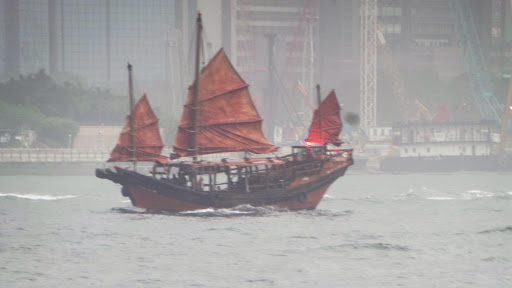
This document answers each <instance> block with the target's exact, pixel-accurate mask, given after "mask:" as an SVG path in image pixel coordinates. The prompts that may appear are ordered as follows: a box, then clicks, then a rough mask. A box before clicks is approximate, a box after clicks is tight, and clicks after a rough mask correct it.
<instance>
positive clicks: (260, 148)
mask: <svg viewBox="0 0 512 288" xmlns="http://www.w3.org/2000/svg"><path fill="white" fill-rule="evenodd" d="M193 87H194V85H192V86H190V87H189V92H188V97H187V101H186V103H185V106H184V110H183V114H182V116H181V121H180V125H179V129H178V133H177V135H176V139H175V141H174V147H173V150H174V152H175V153H177V154H179V155H180V156H193V155H194V150H193V149H194V147H192V136H193V134H192V132H193V129H194V127H193V119H192V115H193V113H191V108H192V107H191V105H192V97H193V95H192V94H193V89H194V88H193ZM248 87H249V85H248V84H247V83H245V81H244V80H243V79H242V77H240V75H238V73H237V72H236V70H235V69H234V68H233V66H232V65H231V63H230V62H229V60H228V57H227V56H226V54H225V53H224V50H223V49H220V50H219V52H217V54H215V56H214V57H213V58H212V59H211V60H210V62H209V63H208V65H206V67H205V68H204V69H203V70H202V71H201V75H200V77H199V99H198V117H197V119H198V122H197V127H198V131H197V135H196V143H197V145H196V147H197V155H203V154H211V153H223V152H238V151H250V152H252V153H257V154H264V153H270V152H273V151H275V150H277V147H276V146H274V145H273V144H271V143H269V142H268V141H267V139H266V138H265V136H264V135H263V132H262V130H261V125H262V122H263V119H262V118H261V117H260V115H259V114H258V111H257V110H256V107H255V106H254V103H253V101H252V99H251V95H250V94H249V88H248Z"/></svg>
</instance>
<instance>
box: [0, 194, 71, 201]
mask: <svg viewBox="0 0 512 288" xmlns="http://www.w3.org/2000/svg"><path fill="white" fill-rule="evenodd" d="M0 197H14V198H22V199H30V200H47V201H48V200H62V199H69V198H75V197H76V196H75V195H63V196H52V195H37V194H15V193H7V194H3V193H0Z"/></svg>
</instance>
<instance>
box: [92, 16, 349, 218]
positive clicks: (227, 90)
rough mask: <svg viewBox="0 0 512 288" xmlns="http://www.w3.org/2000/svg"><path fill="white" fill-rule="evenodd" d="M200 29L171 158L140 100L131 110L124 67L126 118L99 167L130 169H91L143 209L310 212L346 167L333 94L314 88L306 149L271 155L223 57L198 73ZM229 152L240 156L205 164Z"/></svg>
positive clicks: (243, 87) (243, 88) (241, 84)
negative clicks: (146, 165) (147, 164)
mask: <svg viewBox="0 0 512 288" xmlns="http://www.w3.org/2000/svg"><path fill="white" fill-rule="evenodd" d="M201 30H202V21H201V14H198V17H197V41H196V43H197V47H196V63H195V80H194V81H193V84H192V85H191V86H190V87H189V92H188V96H187V100H186V103H185V105H184V109H183V113H182V117H181V121H180V124H179V127H178V132H177V135H176V138H175V141H174V146H173V153H172V154H171V155H169V157H167V156H164V155H161V152H162V149H163V147H164V145H163V142H162V138H161V136H160V133H159V128H158V118H157V117H156V116H155V114H154V113H153V111H152V109H151V106H150V105H149V102H148V99H147V96H146V95H143V96H142V97H141V98H140V100H139V101H138V102H137V103H136V104H135V105H133V102H134V101H133V89H132V76H131V66H130V65H128V75H129V91H130V93H129V94H130V107H131V108H130V110H131V112H130V114H129V115H128V117H127V122H126V124H125V125H124V127H123V130H122V132H121V135H120V137H119V141H118V144H117V145H116V147H115V148H114V149H113V151H112V153H111V157H110V159H109V160H108V161H107V162H132V164H133V165H130V167H120V166H114V167H110V168H101V169H96V177H98V178H102V179H108V180H110V181H112V182H114V183H118V184H120V185H121V186H122V189H121V192H122V195H123V196H125V197H129V198H130V200H131V203H132V204H133V205H134V206H136V207H139V208H145V209H148V210H157V211H158V210H164V211H176V212H179V211H191V210H198V209H206V208H214V209H220V208H232V207H236V206H239V205H251V206H254V207H258V206H273V207H278V208H286V209H290V210H299V209H315V208H316V207H317V205H318V204H319V203H320V201H321V200H322V197H323V196H324V194H325V193H326V191H327V189H328V188H329V186H330V185H331V184H332V183H333V182H334V181H336V180H337V179H338V178H340V177H341V176H343V175H344V174H345V172H346V171H347V168H348V167H349V166H351V165H352V164H353V163H354V161H353V159H352V149H341V148H339V147H340V146H341V144H342V141H341V140H340V133H341V130H342V127H343V123H342V120H341V115H340V113H341V108H340V105H339V103H338V100H337V97H336V94H335V92H334V90H332V91H331V92H330V93H329V94H328V96H327V97H326V98H325V99H323V101H322V100H321V97H320V87H319V86H318V85H317V100H318V103H319V105H318V107H317V109H316V110H315V111H314V114H313V119H312V123H311V126H310V128H309V134H308V137H307V139H306V140H305V142H306V145H304V146H293V147H291V150H290V152H291V153H290V154H287V155H282V156H277V155H276V154H275V152H276V151H277V150H278V147H276V146H275V145H273V144H272V143H270V142H269V141H267V139H266V138H265V136H264V135H263V131H262V122H263V119H262V118H261V117H260V116H259V114H258V112H257V110H256V107H255V105H254V103H253V101H252V99H251V95H250V93H249V88H248V87H249V85H248V84H247V83H246V82H245V81H244V80H243V79H242V77H240V75H239V74H238V73H237V71H236V70H235V69H234V67H233V66H232V64H231V63H230V61H229V60H228V58H227V56H226V54H225V53H224V50H223V49H222V48H221V49H220V50H219V51H218V52H217V53H216V55H215V56H214V57H213V58H212V59H211V60H210V61H209V63H208V64H207V65H206V66H205V67H204V68H203V69H202V70H201V71H199V63H200V62H199V54H200V53H199V51H200V47H199V46H200V36H201V34H202V33H201ZM229 152H239V153H238V154H242V153H243V155H244V156H243V157H240V158H237V159H228V158H220V157H219V158H218V159H219V160H207V159H206V156H210V154H217V155H218V154H219V153H222V154H221V155H225V153H229ZM254 155H259V157H253V156H254ZM201 158H203V159H201ZM137 161H151V162H152V163H153V165H152V169H151V171H149V173H143V172H140V171H138V170H137ZM139 170H140V169H139Z"/></svg>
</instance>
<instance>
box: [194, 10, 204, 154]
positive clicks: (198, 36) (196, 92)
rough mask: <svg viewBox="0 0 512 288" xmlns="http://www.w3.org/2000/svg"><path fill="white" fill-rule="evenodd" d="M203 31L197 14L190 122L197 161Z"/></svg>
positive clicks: (199, 15) (199, 14)
mask: <svg viewBox="0 0 512 288" xmlns="http://www.w3.org/2000/svg"><path fill="white" fill-rule="evenodd" d="M202 29H203V24H202V20H201V13H197V32H196V33H197V34H196V67H195V78H196V79H195V81H194V83H195V85H194V93H193V94H192V106H191V112H192V121H193V130H192V139H191V142H192V143H191V146H192V150H193V158H192V159H193V160H194V161H195V160H197V152H198V151H197V128H198V127H197V126H198V125H197V120H198V116H199V107H198V104H199V61H200V60H199V56H200V51H201V33H202Z"/></svg>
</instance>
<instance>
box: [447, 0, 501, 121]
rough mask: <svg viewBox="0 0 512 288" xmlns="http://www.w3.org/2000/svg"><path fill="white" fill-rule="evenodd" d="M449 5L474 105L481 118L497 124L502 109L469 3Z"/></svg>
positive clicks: (464, 0) (455, 1) (455, 0)
mask: <svg viewBox="0 0 512 288" xmlns="http://www.w3.org/2000/svg"><path fill="white" fill-rule="evenodd" d="M449 3H450V5H451V9H452V11H453V12H454V15H455V16H456V17H455V18H456V19H457V25H455V26H456V28H457V31H458V33H457V35H459V37H460V42H461V44H462V45H463V47H464V48H465V49H464V50H463V57H464V64H465V65H466V74H467V76H468V78H469V85H470V87H471V91H472V94H473V98H474V100H475V104H476V106H477V107H478V109H479V111H480V114H481V116H482V117H483V118H485V119H490V120H495V121H496V122H498V123H499V122H501V116H502V115H503V107H502V105H501V104H500V103H499V102H498V100H497V99H496V97H495V95H494V92H493V87H492V83H491V79H490V75H489V71H488V69H487V65H486V62H485V58H484V56H483V53H482V49H481V46H480V40H479V38H478V35H477V32H476V27H475V23H474V21H473V14H472V12H471V7H470V5H469V2H468V0H453V1H449Z"/></svg>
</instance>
